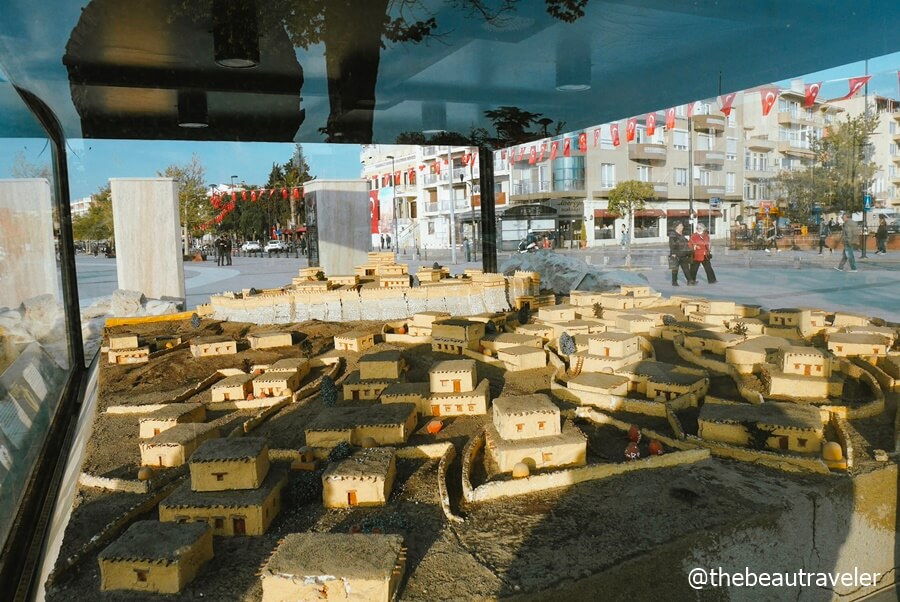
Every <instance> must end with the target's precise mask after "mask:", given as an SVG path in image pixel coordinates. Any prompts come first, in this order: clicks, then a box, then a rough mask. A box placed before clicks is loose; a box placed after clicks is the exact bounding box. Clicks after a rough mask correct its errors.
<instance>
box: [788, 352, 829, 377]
mask: <svg viewBox="0 0 900 602" xmlns="http://www.w3.org/2000/svg"><path fill="white" fill-rule="evenodd" d="M780 354H781V362H780V363H781V370H782V372H784V373H786V374H799V375H802V376H819V377H825V378H827V377H829V376H831V359H832V358H831V354H829V353H828V352H827V351H823V350H821V349H817V348H816V347H806V346H799V345H792V346H790V347H785V348H783V349H781V351H780Z"/></svg>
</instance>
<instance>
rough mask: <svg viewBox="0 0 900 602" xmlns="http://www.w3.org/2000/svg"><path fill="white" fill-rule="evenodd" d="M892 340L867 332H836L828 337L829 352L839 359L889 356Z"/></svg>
mask: <svg viewBox="0 0 900 602" xmlns="http://www.w3.org/2000/svg"><path fill="white" fill-rule="evenodd" d="M888 349H890V339H888V338H886V337H883V336H881V335H879V334H869V333H866V332H834V333H831V334H830V335H828V350H829V351H830V352H832V353H833V354H835V355H836V356H838V357H851V356H858V355H887V352H888Z"/></svg>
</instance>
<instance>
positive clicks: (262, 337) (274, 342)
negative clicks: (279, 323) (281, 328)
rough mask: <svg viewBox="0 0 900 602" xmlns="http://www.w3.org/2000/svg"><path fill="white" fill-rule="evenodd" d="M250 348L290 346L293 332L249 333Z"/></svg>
mask: <svg viewBox="0 0 900 602" xmlns="http://www.w3.org/2000/svg"><path fill="white" fill-rule="evenodd" d="M247 341H249V343H250V349H271V348H274V347H290V346H291V333H289V332H257V333H254V334H248V335H247Z"/></svg>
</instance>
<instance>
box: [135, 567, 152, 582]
mask: <svg viewBox="0 0 900 602" xmlns="http://www.w3.org/2000/svg"><path fill="white" fill-rule="evenodd" d="M148 572H149V571H147V570H146V569H134V578H135V580H136V581H141V582H144V581H147V573H148Z"/></svg>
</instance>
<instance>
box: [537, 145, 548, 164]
mask: <svg viewBox="0 0 900 602" xmlns="http://www.w3.org/2000/svg"><path fill="white" fill-rule="evenodd" d="M546 152H547V143H546V142H541V156H540V157H538V161H543V160H544V153H546Z"/></svg>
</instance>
